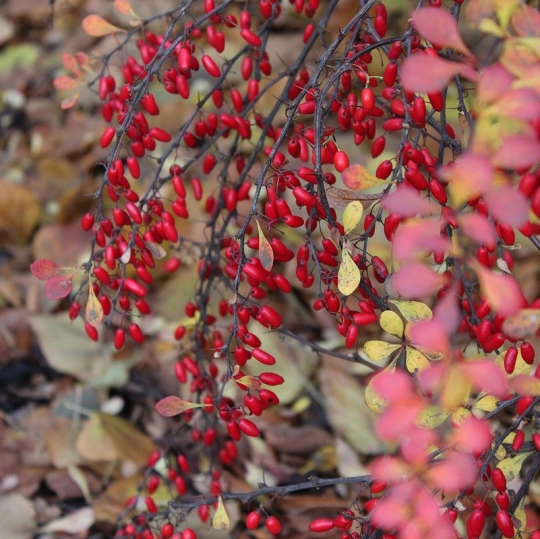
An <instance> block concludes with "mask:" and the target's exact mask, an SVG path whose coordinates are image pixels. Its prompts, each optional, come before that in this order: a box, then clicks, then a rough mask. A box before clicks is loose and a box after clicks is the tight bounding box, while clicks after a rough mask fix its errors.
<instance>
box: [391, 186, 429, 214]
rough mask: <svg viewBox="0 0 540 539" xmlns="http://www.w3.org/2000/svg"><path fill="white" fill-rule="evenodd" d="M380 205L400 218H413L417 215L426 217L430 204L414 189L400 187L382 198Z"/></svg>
mask: <svg viewBox="0 0 540 539" xmlns="http://www.w3.org/2000/svg"><path fill="white" fill-rule="evenodd" d="M381 204H382V205H383V207H384V208H386V209H387V210H388V211H390V212H392V213H395V214H396V215H399V216H400V217H413V216H415V215H417V214H420V215H427V214H429V212H430V204H429V201H428V199H427V198H424V197H423V196H422V195H420V193H419V192H418V191H417V190H416V189H412V188H411V187H400V188H398V189H396V190H395V191H393V192H392V193H390V194H388V195H385V196H384V197H383V198H382V201H381Z"/></svg>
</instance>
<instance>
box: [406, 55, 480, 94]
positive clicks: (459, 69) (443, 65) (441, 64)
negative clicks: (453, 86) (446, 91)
mask: <svg viewBox="0 0 540 539" xmlns="http://www.w3.org/2000/svg"><path fill="white" fill-rule="evenodd" d="M456 75H463V76H464V77H465V78H467V79H471V80H475V79H476V78H477V76H476V72H475V71H474V69H473V68H472V67H470V66H467V65H465V64H460V63H457V62H448V61H447V60H443V59H441V58H434V57H433V56H429V55H427V54H424V53H416V54H413V55H412V56H410V57H409V58H407V59H406V60H405V62H404V63H403V67H402V70H401V82H402V84H403V86H404V87H405V88H406V89H407V90H409V91H411V92H418V93H432V92H438V91H440V90H442V89H443V88H444V87H446V86H447V85H448V83H449V81H450V79H452V78H453V77H455V76H456Z"/></svg>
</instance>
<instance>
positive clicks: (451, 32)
mask: <svg viewBox="0 0 540 539" xmlns="http://www.w3.org/2000/svg"><path fill="white" fill-rule="evenodd" d="M411 24H412V25H413V26H414V28H416V30H417V31H418V32H419V33H420V34H421V35H422V36H423V37H424V38H426V39H427V40H428V41H429V42H431V43H432V44H434V45H437V46H440V47H449V48H452V49H454V50H456V51H458V52H461V53H463V54H465V55H467V56H472V53H471V51H470V50H469V49H468V48H467V45H465V43H464V42H463V39H461V36H460V34H459V31H458V27H457V22H456V20H455V19H454V17H452V15H451V14H450V13H449V12H448V11H446V10H444V9H439V8H437V7H430V6H427V7H424V8H422V9H418V10H417V11H415V12H414V13H413V16H412V17H411Z"/></svg>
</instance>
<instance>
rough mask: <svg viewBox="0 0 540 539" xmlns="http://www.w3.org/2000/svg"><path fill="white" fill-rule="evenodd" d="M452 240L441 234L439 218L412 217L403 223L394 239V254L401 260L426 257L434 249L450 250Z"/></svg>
mask: <svg viewBox="0 0 540 539" xmlns="http://www.w3.org/2000/svg"><path fill="white" fill-rule="evenodd" d="M450 247H451V245H450V241H449V240H448V239H447V238H444V237H442V236H441V222H440V220H439V219H438V218H433V219H411V220H409V221H406V222H405V223H403V224H402V225H401V226H400V227H399V228H398V229H397V230H396V233H395V235H394V239H393V240H392V256H393V257H394V258H395V259H396V260H399V261H400V262H405V261H409V260H415V259H417V258H424V257H425V256H426V254H429V253H431V252H433V251H443V252H445V251H449V250H450Z"/></svg>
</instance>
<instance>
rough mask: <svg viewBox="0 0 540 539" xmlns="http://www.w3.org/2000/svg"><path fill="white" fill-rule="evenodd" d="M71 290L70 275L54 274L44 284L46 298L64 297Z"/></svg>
mask: <svg viewBox="0 0 540 539" xmlns="http://www.w3.org/2000/svg"><path fill="white" fill-rule="evenodd" d="M70 292H71V275H69V276H67V277H66V276H64V275H55V276H54V277H51V278H50V279H49V280H48V281H47V283H46V284H45V297H46V298H47V299H61V298H65V297H66V296H68V295H69V293H70Z"/></svg>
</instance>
